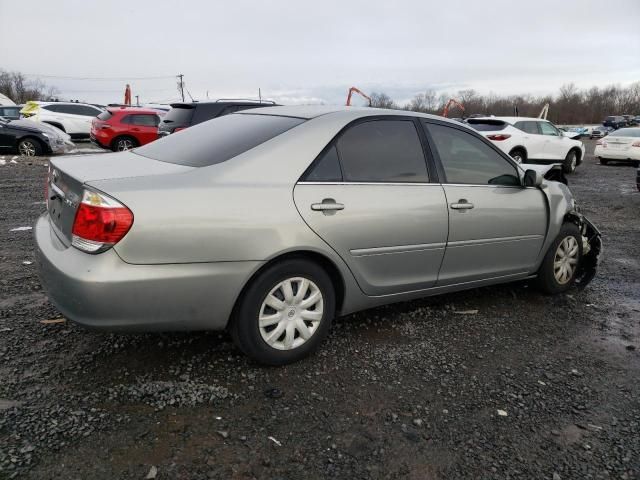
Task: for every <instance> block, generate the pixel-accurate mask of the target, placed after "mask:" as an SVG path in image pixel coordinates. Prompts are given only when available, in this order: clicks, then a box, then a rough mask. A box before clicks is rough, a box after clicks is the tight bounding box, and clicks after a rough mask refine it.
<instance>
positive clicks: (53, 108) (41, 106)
mask: <svg viewBox="0 0 640 480" xmlns="http://www.w3.org/2000/svg"><path fill="white" fill-rule="evenodd" d="M103 111H104V110H102V109H101V108H99V107H96V106H95V105H91V104H88V103H75V102H27V103H26V104H25V106H24V107H23V108H22V110H20V113H21V114H22V116H23V117H24V118H27V119H29V120H32V121H36V122H42V123H48V124H49V125H53V126H54V127H56V128H59V129H60V130H62V131H63V132H66V133H68V134H69V135H70V136H71V138H74V139H82V138H89V132H90V131H91V120H93V119H94V118H95V117H97V116H98V115H99V114H100V113H101V112H103Z"/></svg>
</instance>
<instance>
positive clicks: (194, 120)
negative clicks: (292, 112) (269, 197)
mask: <svg viewBox="0 0 640 480" xmlns="http://www.w3.org/2000/svg"><path fill="white" fill-rule="evenodd" d="M274 105H276V103H275V102H272V101H270V100H262V101H259V100H216V101H215V102H189V103H172V104H171V110H169V113H167V115H165V117H164V118H163V119H162V121H161V122H160V126H159V127H158V136H160V137H164V136H166V135H169V134H171V133H174V132H178V131H180V130H184V129H185V128H188V127H190V126H192V125H197V124H198V123H202V122H206V121H207V120H211V119H213V118H217V117H222V116H224V115H228V114H230V113H235V112H240V111H242V110H248V109H250V108H260V107H273V106H274Z"/></svg>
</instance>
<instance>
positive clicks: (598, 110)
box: [371, 82, 640, 125]
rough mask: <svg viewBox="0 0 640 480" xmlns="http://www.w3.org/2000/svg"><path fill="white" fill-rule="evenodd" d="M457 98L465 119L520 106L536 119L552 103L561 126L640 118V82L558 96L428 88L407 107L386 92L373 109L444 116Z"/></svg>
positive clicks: (376, 96)
mask: <svg viewBox="0 0 640 480" xmlns="http://www.w3.org/2000/svg"><path fill="white" fill-rule="evenodd" d="M450 98H454V99H456V100H457V101H458V102H460V103H462V105H463V106H464V107H465V112H464V114H465V116H469V115H472V114H484V115H498V116H500V115H502V116H510V115H514V112H515V109H516V107H517V111H518V115H519V116H521V117H537V116H538V114H539V113H540V111H541V110H542V107H543V106H544V105H545V104H546V103H548V104H549V115H548V116H547V118H548V119H549V120H551V121H552V122H554V123H558V124H569V125H570V124H582V123H584V124H589V123H594V124H597V123H601V122H602V120H603V119H604V118H605V117H606V116H608V115H625V114H629V115H640V82H636V83H633V84H631V85H629V86H628V87H621V86H619V85H609V86H606V87H602V88H598V87H592V88H589V89H579V88H577V87H576V86H575V84H573V83H569V84H567V85H563V86H562V87H561V88H560V91H559V93H558V94H557V95H555V96H552V95H547V96H539V97H536V96H533V95H530V94H524V95H509V96H504V95H502V96H501V95H496V94H494V93H490V94H489V95H481V94H479V93H478V92H476V91H475V90H460V91H458V92H457V93H455V94H450V93H440V94H438V93H437V92H436V91H435V90H431V89H428V90H426V91H425V92H424V93H419V94H417V95H416V96H414V97H413V98H412V99H411V100H410V101H409V102H408V103H406V104H405V105H399V104H398V103H396V102H394V101H393V99H391V97H389V96H388V95H387V94H385V93H381V92H374V93H372V94H371V100H372V102H371V103H372V106H374V107H378V108H397V109H404V110H412V111H415V112H423V113H432V114H436V115H440V114H442V110H443V109H444V107H445V105H446V103H447V101H448V100H449V99H450ZM449 116H450V117H460V116H462V111H461V110H460V109H459V108H457V107H452V108H451V110H450V113H449Z"/></svg>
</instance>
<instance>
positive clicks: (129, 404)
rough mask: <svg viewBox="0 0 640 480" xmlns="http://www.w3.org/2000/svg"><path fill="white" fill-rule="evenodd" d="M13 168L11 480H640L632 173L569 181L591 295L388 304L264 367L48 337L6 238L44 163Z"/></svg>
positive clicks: (0, 274)
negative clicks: (592, 258) (593, 250)
mask: <svg viewBox="0 0 640 480" xmlns="http://www.w3.org/2000/svg"><path fill="white" fill-rule="evenodd" d="M585 143H587V144H588V148H589V151H593V142H589V141H588V140H587V141H585ZM2 158H3V159H5V161H6V164H5V165H0V479H2V480H4V479H8V478H31V479H54V478H55V479H59V478H65V479H87V478H91V479H115V478H118V479H143V478H145V477H147V475H149V477H148V478H152V477H153V476H154V474H155V478H158V479H200V478H214V479H251V478H257V479H264V478H268V479H305V480H312V479H321V478H340V479H368V478H371V479H377V478H390V479H395V478H403V479H404V478H408V479H478V478H488V479H491V478H496V479H506V478H510V479H516V478H535V479H554V480H557V479H562V480H564V479H588V478H616V479H633V478H636V479H637V478H640V382H639V374H640V268H639V259H640V213H639V212H640V192H638V191H636V187H635V170H634V169H633V168H631V167H629V166H619V165H609V166H600V165H598V164H596V162H595V160H594V158H593V157H592V156H588V157H587V158H586V161H585V163H584V164H583V165H582V166H580V167H579V168H578V171H577V172H576V173H575V174H574V175H571V176H570V187H571V188H572V190H573V191H574V193H575V196H576V197H577V200H578V202H579V203H580V204H581V206H582V209H583V211H584V212H585V213H586V214H587V215H588V216H589V217H590V218H591V219H592V221H593V222H594V223H595V224H596V225H598V226H599V227H600V228H601V230H602V231H603V237H604V243H605V255H604V258H603V261H602V265H601V267H600V270H599V274H598V276H597V277H596V278H595V280H594V282H593V283H592V284H591V285H590V286H589V287H587V289H586V290H584V291H577V290H573V291H571V292H569V293H568V294H565V295H560V296H557V297H545V296H542V295H540V294H539V293H537V292H536V291H535V290H534V289H533V288H532V287H531V286H530V285H528V284H527V283H526V282H521V283H516V284H511V285H504V286H497V287H490V288H481V289H476V290H472V291H468V292H464V293H457V294H453V295H445V296H440V297H434V298H428V299H424V300H420V301H414V302H410V303H402V304H398V305H393V306H388V307H384V308H377V309H374V310H369V311H366V312H362V313H359V314H356V315H350V316H348V317H345V318H341V319H339V320H338V321H337V322H336V323H335V325H334V327H333V329H332V333H331V335H330V337H329V338H328V340H327V342H326V343H325V344H324V346H323V348H322V349H321V351H320V352H319V353H318V354H316V355H315V356H313V357H311V358H308V359H306V360H305V361H302V362H300V363H298V364H295V365H291V366H287V367H284V368H263V367H260V366H257V365H255V364H252V363H251V362H250V361H248V360H247V359H246V358H245V357H244V356H242V355H241V354H240V353H239V351H238V350H236V348H235V347H234V346H233V345H232V343H231V342H230V339H229V338H228V336H227V335H226V334H218V333H189V334H162V335H160V334H153V335H151V334H137V335H119V334H105V333H96V332H92V331H87V330H85V329H83V328H81V327H78V326H76V325H74V324H72V323H70V322H64V321H62V323H60V321H59V320H58V322H54V323H43V321H47V320H56V319H59V317H60V314H59V313H58V312H57V311H56V310H55V308H54V307H52V306H51V305H50V304H49V302H48V301H47V298H46V296H45V294H44V293H43V291H42V289H41V287H40V283H39V281H38V277H37V274H36V265H35V263H32V262H35V258H34V245H33V240H32V232H31V231H28V230H26V231H11V230H12V229H14V228H17V227H23V226H31V225H33V223H34V221H35V220H36V218H37V216H38V215H39V214H40V213H41V212H42V211H43V209H44V205H43V191H44V178H45V172H46V167H45V166H44V164H45V163H46V162H47V160H46V159H39V160H26V159H21V158H16V162H17V163H11V161H10V160H11V158H12V157H11V156H5V157H2ZM473 310H477V313H475V314H473V313H467V314H465V313H463V312H465V311H473Z"/></svg>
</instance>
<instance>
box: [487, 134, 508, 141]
mask: <svg viewBox="0 0 640 480" xmlns="http://www.w3.org/2000/svg"><path fill="white" fill-rule="evenodd" d="M487 138H488V139H489V140H496V141H498V142H499V141H501V140H506V139H507V138H511V135H509V134H508V133H496V134H495V135H487Z"/></svg>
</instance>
